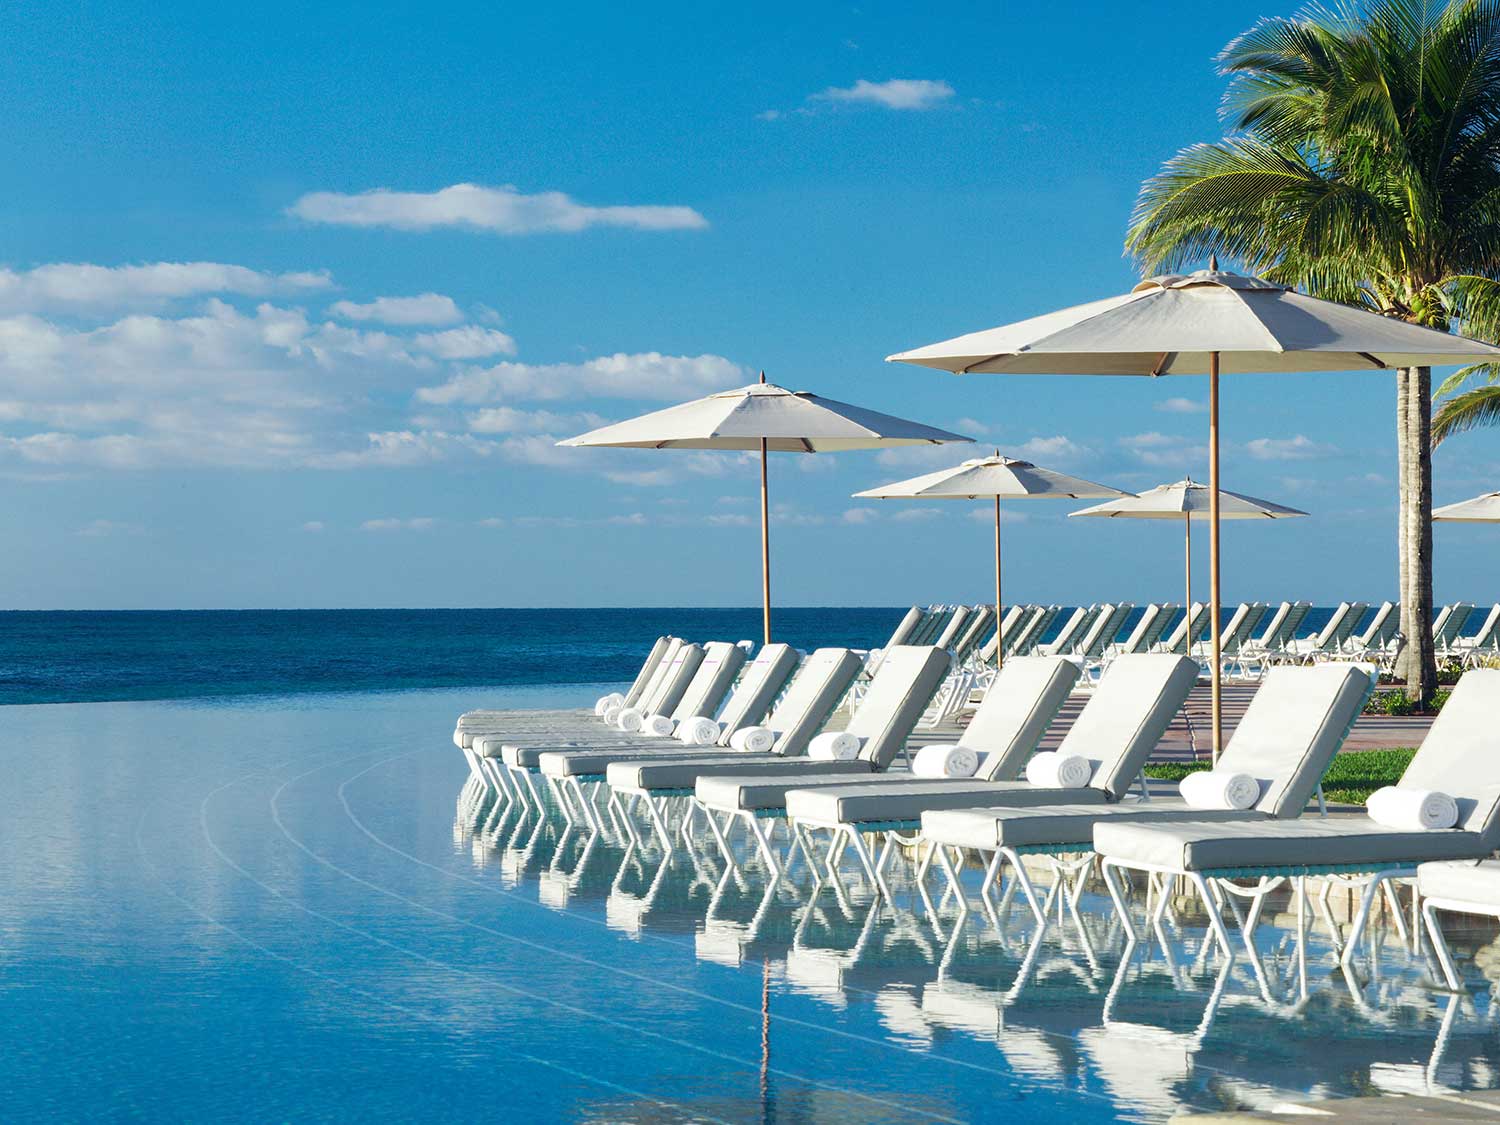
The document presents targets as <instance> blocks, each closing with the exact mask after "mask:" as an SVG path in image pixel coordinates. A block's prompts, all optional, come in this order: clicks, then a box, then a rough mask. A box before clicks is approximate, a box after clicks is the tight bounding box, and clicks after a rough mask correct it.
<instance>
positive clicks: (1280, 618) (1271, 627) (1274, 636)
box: [1251, 602, 1292, 649]
mask: <svg viewBox="0 0 1500 1125" xmlns="http://www.w3.org/2000/svg"><path fill="white" fill-rule="evenodd" d="M1291 614H1292V603H1291V602H1282V603H1281V604H1280V605H1279V606H1277V607H1276V609H1275V610H1273V611H1272V612H1271V616H1270V620H1269V621H1266V627H1265V629H1264V630H1263V631H1262V632H1261V634H1260V636H1258V637H1256V638H1255V639H1254V641H1253V642H1251V643H1253V644H1254V645H1255V647H1256V648H1259V649H1272V648H1275V647H1276V646H1277V645H1279V644H1280V643H1281V639H1282V638H1283V637H1284V636H1285V629H1286V623H1287V619H1288V618H1289V617H1291ZM1262 620H1265V619H1264V618H1262Z"/></svg>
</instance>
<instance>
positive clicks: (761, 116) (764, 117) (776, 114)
mask: <svg viewBox="0 0 1500 1125" xmlns="http://www.w3.org/2000/svg"><path fill="white" fill-rule="evenodd" d="M780 117H781V110H779V109H763V110H761V111H760V112H759V113H757V114H756V115H755V120H757V121H776V120H778V119H779V118H780Z"/></svg>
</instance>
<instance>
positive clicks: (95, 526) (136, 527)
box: [73, 520, 146, 539]
mask: <svg viewBox="0 0 1500 1125" xmlns="http://www.w3.org/2000/svg"><path fill="white" fill-rule="evenodd" d="M145 531H146V529H145V528H144V527H143V526H141V525H140V524H138V523H122V522H120V521H119V520H91V521H90V522H88V523H86V524H84V525H83V526H82V527H80V528H79V529H78V530H77V531H75V532H74V533H73V534H75V535H81V536H83V537H84V538H86V539H104V538H107V537H108V536H111V535H143V534H145Z"/></svg>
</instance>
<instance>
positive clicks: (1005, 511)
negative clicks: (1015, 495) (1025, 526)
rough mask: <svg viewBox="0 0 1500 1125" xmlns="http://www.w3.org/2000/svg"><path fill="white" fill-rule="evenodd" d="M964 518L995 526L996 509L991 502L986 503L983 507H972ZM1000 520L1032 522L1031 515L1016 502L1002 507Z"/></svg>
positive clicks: (1002, 521) (1006, 521)
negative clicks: (1016, 504) (1018, 506)
mask: <svg viewBox="0 0 1500 1125" xmlns="http://www.w3.org/2000/svg"><path fill="white" fill-rule="evenodd" d="M964 518H965V519H971V520H973V521H974V522H975V523H987V524H989V525H990V526H991V527H994V526H995V509H994V507H993V506H992V505H990V504H985V505H983V506H982V507H978V508H970V509H969V511H968V513H967V515H965V517H964ZM1000 522H1001V523H1030V522H1031V517H1030V516H1028V515H1027V514H1026V513H1025V512H1023V511H1021V510H1020V509H1019V508H1017V507H1016V506H1015V505H1014V504H1012V505H1010V506H1009V507H1002V508H1001V509H1000Z"/></svg>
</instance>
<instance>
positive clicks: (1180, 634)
mask: <svg viewBox="0 0 1500 1125" xmlns="http://www.w3.org/2000/svg"><path fill="white" fill-rule="evenodd" d="M1207 624H1208V606H1206V605H1204V604H1203V603H1202V602H1194V603H1193V604H1192V605H1190V606H1188V608H1187V612H1186V613H1184V614H1183V615H1182V616H1181V617H1180V618H1178V620H1177V624H1176V626H1175V627H1174V628H1173V629H1172V632H1171V633H1170V634H1168V636H1167V639H1166V640H1164V641H1162V642H1161V644H1160V646H1158V651H1161V652H1171V653H1177V654H1186V653H1187V651H1188V649H1189V648H1190V647H1191V646H1192V644H1193V642H1194V641H1196V640H1197V639H1198V638H1199V637H1201V636H1202V635H1203V629H1204V627H1205V626H1206V625H1207Z"/></svg>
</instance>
